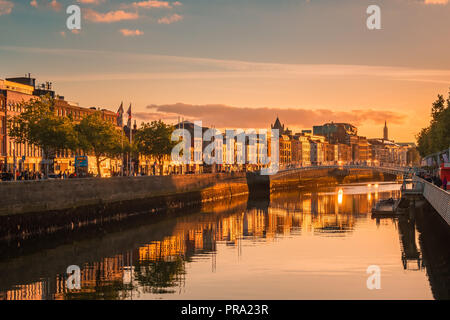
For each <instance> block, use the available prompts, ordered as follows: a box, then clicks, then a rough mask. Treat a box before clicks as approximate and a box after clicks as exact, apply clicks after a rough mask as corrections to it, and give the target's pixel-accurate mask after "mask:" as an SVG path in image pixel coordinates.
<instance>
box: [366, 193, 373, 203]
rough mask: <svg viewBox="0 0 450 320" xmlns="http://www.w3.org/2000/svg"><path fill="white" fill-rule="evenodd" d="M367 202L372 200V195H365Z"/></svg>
mask: <svg viewBox="0 0 450 320" xmlns="http://www.w3.org/2000/svg"><path fill="white" fill-rule="evenodd" d="M367 200H369V201H370V200H372V194H371V193H368V194H367Z"/></svg>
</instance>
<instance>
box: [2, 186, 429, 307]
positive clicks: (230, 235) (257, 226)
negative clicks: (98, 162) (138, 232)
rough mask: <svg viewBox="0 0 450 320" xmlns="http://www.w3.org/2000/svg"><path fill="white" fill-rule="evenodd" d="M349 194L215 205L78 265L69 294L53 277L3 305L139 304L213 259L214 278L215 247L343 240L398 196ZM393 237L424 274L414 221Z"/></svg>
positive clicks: (404, 222)
mask: <svg viewBox="0 0 450 320" xmlns="http://www.w3.org/2000/svg"><path fill="white" fill-rule="evenodd" d="M373 189H374V188H373ZM380 189H381V185H380ZM346 191H347V190H346V188H342V187H341V188H338V189H334V188H333V189H330V190H325V191H323V192H293V193H280V194H272V195H271V196H270V201H264V200H261V201H254V202H248V203H245V202H244V206H240V207H239V206H238V208H237V209H236V210H231V212H230V208H229V206H230V204H229V203H225V204H223V207H221V206H220V205H215V207H214V213H208V214H205V212H202V213H199V214H194V215H191V216H186V217H181V218H177V219H176V223H175V226H174V227H173V229H172V230H171V232H170V235H168V236H163V237H161V238H160V239H158V240H154V241H149V242H148V243H147V244H144V245H140V246H138V247H137V248H133V249H130V250H129V251H125V252H124V253H122V254H117V255H114V256H111V257H103V258H102V257H99V258H98V259H97V261H89V262H86V263H85V264H84V265H82V266H80V267H81V289H80V290H68V289H67V287H66V278H65V276H64V275H60V274H58V275H56V276H55V277H53V278H45V279H38V280H37V281H35V282H30V283H27V284H20V285H17V286H15V287H13V288H10V289H8V290H4V291H3V292H0V299H7V300H13V299H135V298H136V299H138V298H139V297H140V296H141V295H142V294H147V293H151V294H172V293H177V292H180V291H181V290H183V287H184V285H185V276H186V273H187V271H186V266H187V264H188V263H190V262H192V261H195V260H198V259H211V271H212V272H214V270H215V263H216V261H215V254H216V251H217V246H218V244H222V245H226V246H228V247H234V248H236V249H237V250H238V253H239V252H240V251H239V246H240V243H241V242H242V241H249V242H255V243H261V242H269V241H274V240H276V239H277V238H278V237H286V236H301V235H310V236H325V237H345V236H346V235H347V234H349V233H351V232H353V230H354V229H355V225H356V224H357V220H358V217H365V218H367V216H368V215H369V214H370V210H371V208H372V206H373V205H374V201H377V200H378V199H379V198H381V199H387V198H391V197H396V196H398V191H397V190H390V191H384V192H383V191H382V190H378V188H377V190H372V191H373V192H371V191H369V192H367V190H366V189H364V190H362V191H361V192H359V193H358V192H356V193H355V192H350V193H349V194H347V193H346ZM245 205H246V207H245ZM398 231H399V237H400V243H401V246H402V262H403V266H404V268H405V269H410V268H411V267H410V264H411V261H413V262H414V263H415V265H416V266H417V268H418V269H420V268H422V267H423V266H424V265H426V264H424V261H423V259H422V255H421V253H420V250H419V248H418V246H417V240H418V239H417V238H418V237H417V236H416V228H415V220H414V219H409V218H407V219H399V220H398ZM92 243H95V241H93V242H92ZM93 245H94V244H93ZM411 266H412V265H411ZM417 268H416V269H417Z"/></svg>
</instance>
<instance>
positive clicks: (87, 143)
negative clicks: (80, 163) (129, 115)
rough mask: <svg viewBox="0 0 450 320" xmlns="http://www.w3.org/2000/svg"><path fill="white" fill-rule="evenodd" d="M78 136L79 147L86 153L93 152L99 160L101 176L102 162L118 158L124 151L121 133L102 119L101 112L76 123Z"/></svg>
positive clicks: (98, 165)
mask: <svg viewBox="0 0 450 320" xmlns="http://www.w3.org/2000/svg"><path fill="white" fill-rule="evenodd" d="M75 131H76V133H77V136H78V148H79V149H81V150H83V151H84V152H85V153H86V154H93V155H94V156H95V158H96V160H97V170H98V174H99V176H100V175H101V172H100V163H101V162H102V161H104V160H106V158H107V157H109V158H116V157H118V156H119V155H121V154H122V152H123V147H122V141H121V140H122V139H121V133H120V131H119V130H117V129H116V128H115V127H114V125H113V124H112V123H110V122H107V121H105V120H103V119H102V116H101V113H100V112H95V113H93V114H90V115H88V116H86V117H85V118H83V119H82V120H81V121H80V123H78V124H77V125H75Z"/></svg>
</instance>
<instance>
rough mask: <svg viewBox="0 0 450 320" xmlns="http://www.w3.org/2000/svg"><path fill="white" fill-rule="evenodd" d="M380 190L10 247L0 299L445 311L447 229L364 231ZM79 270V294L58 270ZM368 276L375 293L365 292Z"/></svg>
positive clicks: (424, 210) (319, 194)
mask: <svg viewBox="0 0 450 320" xmlns="http://www.w3.org/2000/svg"><path fill="white" fill-rule="evenodd" d="M399 189H400V185H399V184H395V183H389V182H372V183H363V184H352V185H340V186H336V187H334V186H333V187H329V188H320V189H316V190H299V191H294V192H290V193H282V194H274V195H271V196H270V199H266V200H264V199H259V200H250V201H249V200H247V199H246V198H243V199H233V201H231V200H230V201H223V202H220V203H216V204H214V205H212V204H209V205H205V206H204V207H203V208H201V209H200V208H199V209H198V210H197V212H192V213H189V214H183V215H178V216H175V217H168V218H167V219H162V220H159V221H157V222H145V220H144V221H141V220H139V221H137V222H136V223H123V224H122V223H121V222H116V224H119V226H116V227H115V228H114V229H112V230H111V229H108V228H97V229H95V232H92V231H91V232H89V233H86V234H82V235H81V236H77V237H74V236H71V237H67V238H61V237H60V236H59V237H57V238H51V237H50V238H48V239H42V240H39V239H38V240H33V241H32V242H31V243H27V242H23V243H18V244H14V245H12V244H10V246H11V247H9V248H7V250H3V251H2V252H7V254H3V256H2V257H1V258H0V272H1V274H2V277H1V280H0V299H8V300H9V299H11V300H14V299H133V300H134V299H136V300H138V299H449V296H450V253H449V250H448V246H446V245H443V244H442V243H447V244H448V243H449V234H448V228H447V229H446V228H445V227H447V226H442V225H441V221H440V220H439V218H438V217H437V216H436V212H434V210H433V209H432V208H431V207H430V206H429V205H425V206H418V207H417V208H416V209H415V210H411V211H410V212H409V214H408V215H407V216H405V217H402V218H383V219H374V218H372V217H371V213H370V211H371V208H372V206H373V205H374V203H375V202H376V201H378V200H380V199H388V198H391V197H392V198H395V197H398V195H399ZM70 265H75V266H78V267H79V268H80V271H81V274H80V276H81V278H80V289H76V288H75V289H69V288H68V287H67V281H66V280H67V275H66V270H67V267H69V266H70ZM369 266H376V268H379V269H378V270H379V278H378V279H379V289H377V288H374V289H369V288H368V286H367V280H368V278H369V276H371V274H369V273H367V269H368V268H369Z"/></svg>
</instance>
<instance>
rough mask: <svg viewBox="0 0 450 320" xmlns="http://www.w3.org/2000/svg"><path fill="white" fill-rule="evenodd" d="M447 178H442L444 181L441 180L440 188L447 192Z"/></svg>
mask: <svg viewBox="0 0 450 320" xmlns="http://www.w3.org/2000/svg"><path fill="white" fill-rule="evenodd" d="M447 183H448V181H447V176H444V180H442V188H443V189H444V190H445V191H447Z"/></svg>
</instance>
